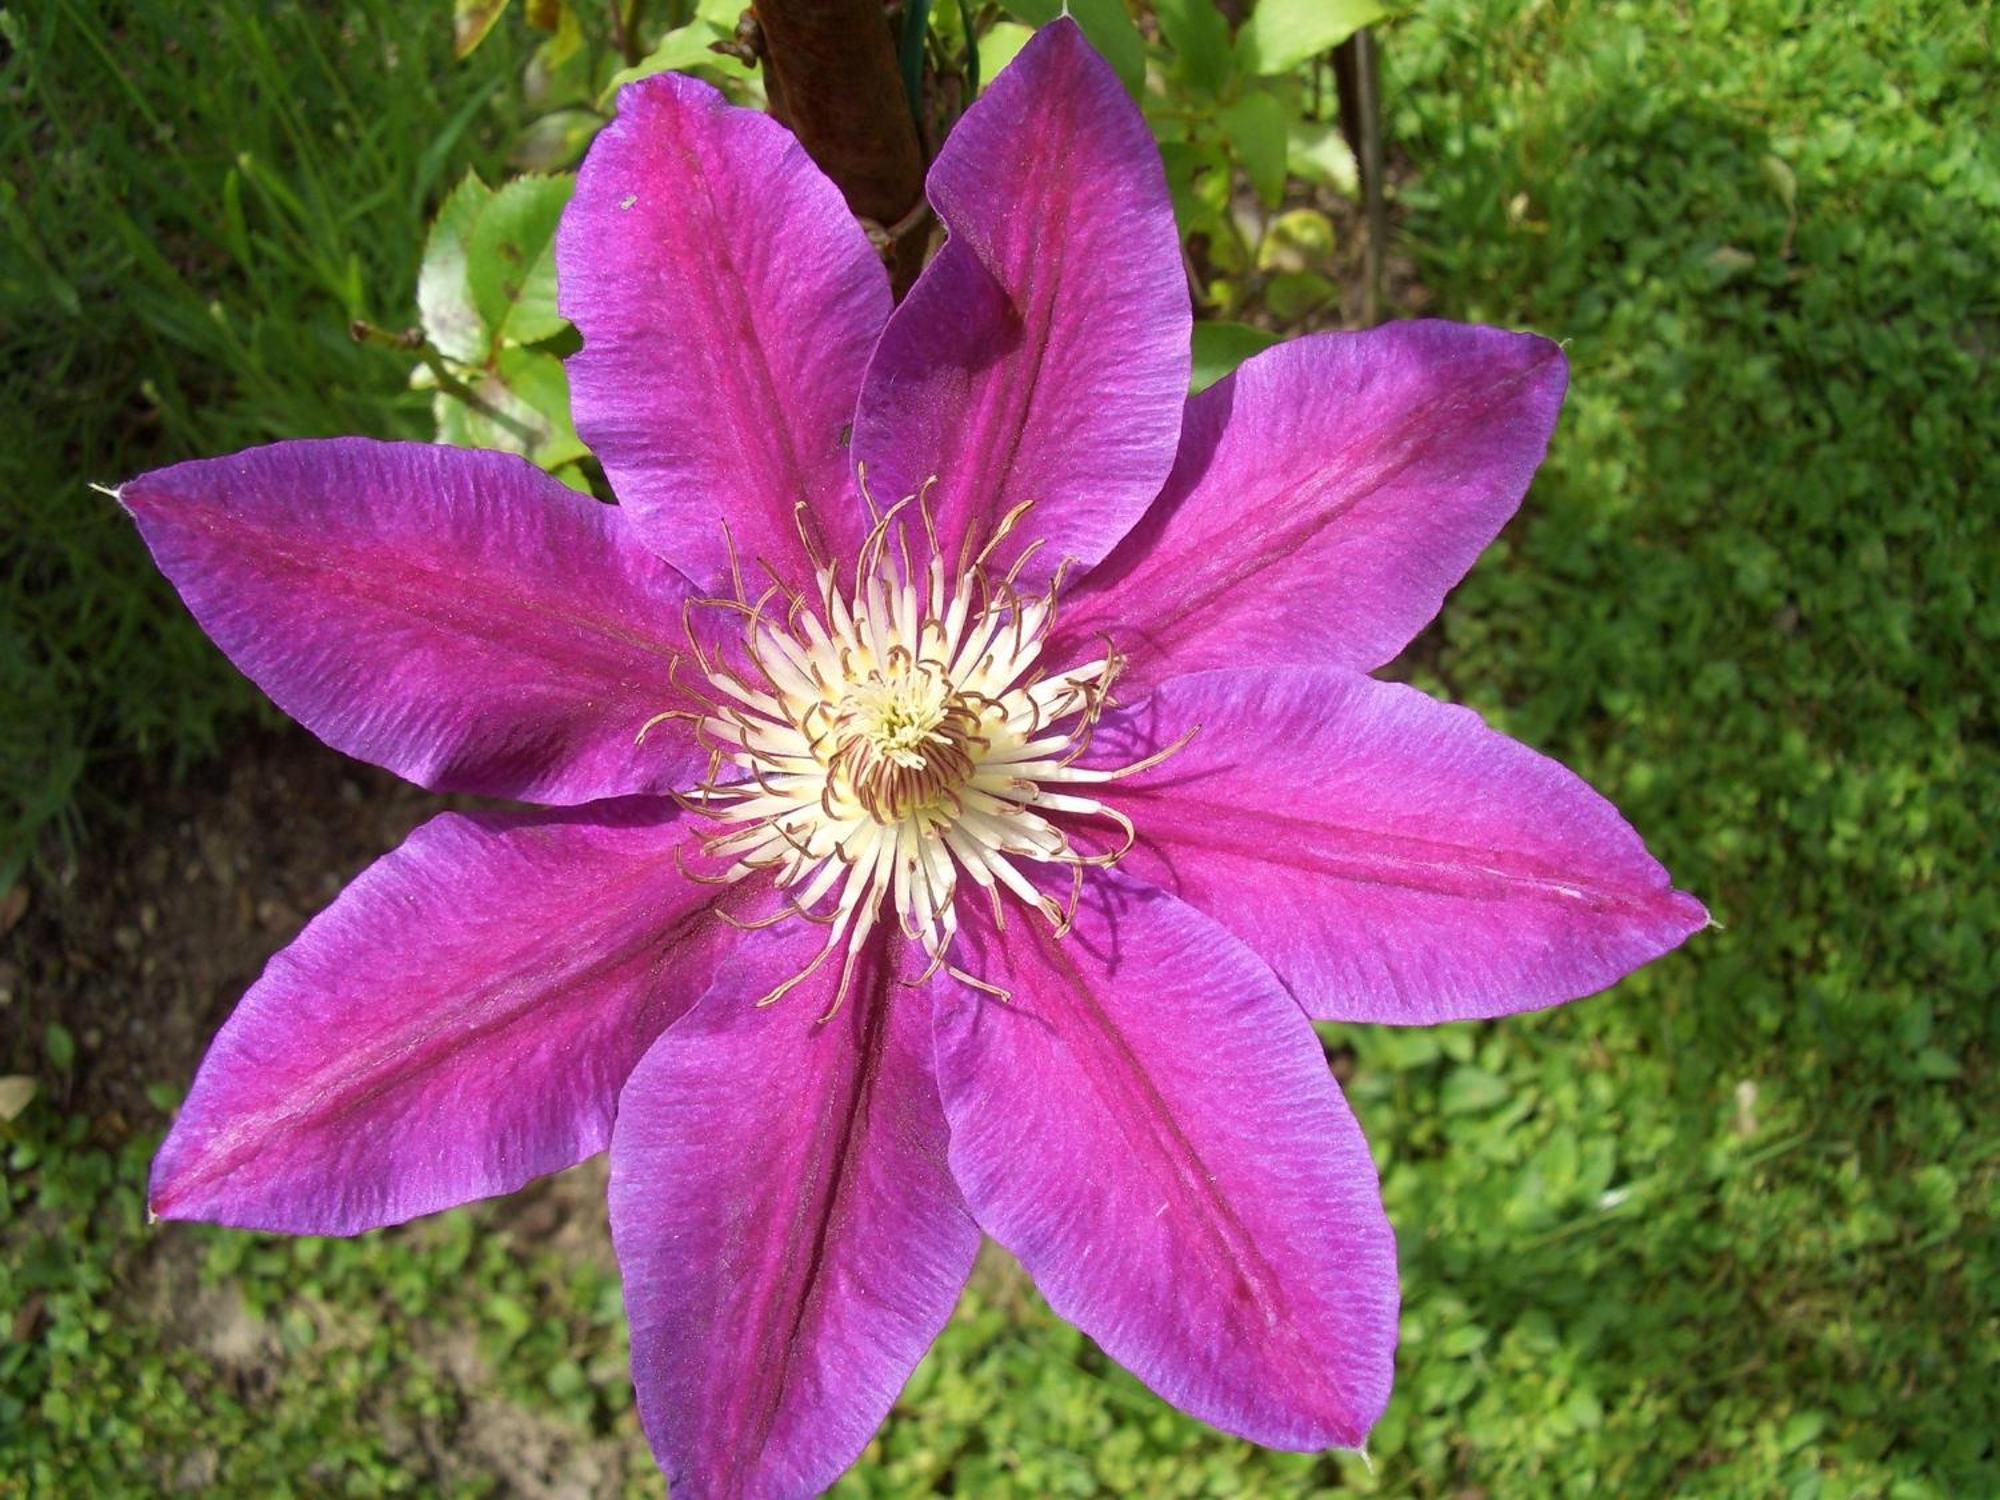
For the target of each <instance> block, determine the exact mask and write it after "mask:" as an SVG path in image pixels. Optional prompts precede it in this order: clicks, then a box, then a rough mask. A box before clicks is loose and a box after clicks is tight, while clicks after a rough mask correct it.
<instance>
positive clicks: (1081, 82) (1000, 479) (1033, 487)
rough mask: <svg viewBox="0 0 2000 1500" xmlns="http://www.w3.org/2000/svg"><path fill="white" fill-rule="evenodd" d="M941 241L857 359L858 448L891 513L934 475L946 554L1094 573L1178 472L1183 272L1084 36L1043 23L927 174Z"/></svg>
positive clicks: (1117, 100) (1155, 172) (1185, 312)
mask: <svg viewBox="0 0 2000 1500" xmlns="http://www.w3.org/2000/svg"><path fill="white" fill-rule="evenodd" d="M928 190H929V193H930V200H931V203H932V204H933V206H934V207H935V208H936V209H937V211H938V216H939V217H940V218H941V219H942V220H943V221H944V223H945V225H946V227H947V228H948V229H949V230H950V235H951V237H950V239H949V240H948V241H947V242H946V244H945V247H944V249H943V251H942V252H940V253H939V255H938V257H937V259H936V260H935V261H933V262H932V263H931V265H930V267H929V269H928V270H926V271H925V272H924V274H923V276H922V278H921V279H920V280H919V281H918V282H917V284H916V286H915V287H914V288H913V289H912V290H911V292H910V295H909V296H908V298H907V299H905V301H904V302H903V305H902V306H901V307H899V308H898V309H897V310H896V313H895V316H894V317H892V318H891V319H890V320H889V326H888V328H887V330H885V331H884V333H883V335H882V342H881V344H880V346H879V347H878V348H877V349H876V351H875V357H874V359H873V361H872V362H871V363H870V364H869V366H868V379H867V383H866V385H865V386H864V388H863V390H862V396H861V407H860V413H859V415H858V417H857V418H856V420H855V428H854V452H855V456H856V458H857V459H859V460H860V461H861V462H862V463H863V464H864V465H865V466H866V475H865V477H866V480H867V483H868V488H869V492H870V494H871V495H873V496H874V498H875V499H876V500H877V501H878V502H880V503H882V504H885V505H886V504H889V503H891V502H893V501H894V500H896V499H898V498H900V497H902V496H904V495H908V494H911V493H914V492H915V491H916V490H917V489H918V488H919V487H921V486H922V485H923V484H924V482H925V480H926V479H928V478H929V477H931V476H933V475H935V476H936V477H937V481H938V482H937V486H936V488H935V489H934V490H933V491H932V494H931V505H932V508H933V510H934V511H935V514H936V517H937V523H938V534H939V540H940V543H941V545H942V549H943V555H944V556H945V557H946V558H947V559H948V560H949V559H951V558H954V557H956V556H957V555H958V548H959V544H960V539H961V538H962V537H963V536H965V535H966V533H967V532H968V530H969V531H970V532H971V533H972V534H973V535H974V536H975V537H977V538H978V540H979V542H980V543H981V544H983V543H984V541H985V539H986V537H987V536H988V535H989V534H990V533H991V532H992V530H993V528H994V527H995V525H996V524H997V523H998V522H999V520H1000V519H1001V517H1002V516H1003V515H1004V514H1005V513H1006V512H1007V511H1009V510H1010V509H1011V508H1013V507H1014V506H1017V505H1019V504H1021V503H1022V502H1024V501H1033V502H1034V503H1035V508H1034V510H1033V511H1032V512H1031V513H1030V515H1029V516H1028V517H1027V519H1026V521H1025V522H1024V523H1022V525H1021V527H1020V528H1019V529H1018V530H1017V531H1016V533H1015V534H1014V537H1013V539H1012V540H1011V541H1010V542H1008V543H1007V544H1005V545H1004V546H1003V547H1002V548H1001V549H1000V550H999V551H998V552H997V553H996V554H995V557H996V559H997V560H998V561H999V562H1001V563H1003V564H1004V563H1005V562H1007V561H1009V560H1010V559H1011V558H1012V557H1013V556H1014V555H1015V554H1016V553H1018V552H1019V551H1020V550H1021V548H1022V546H1023V545H1025V544H1026V543H1027V542H1029V541H1032V540H1033V539H1035V538H1043V539H1045V540H1046V546H1045V547H1044V548H1043V550H1042V551H1041V552H1040V553H1038V554H1037V555H1036V557H1035V559H1034V560H1033V561H1032V562H1031V563H1030V564H1029V566H1028V567H1027V569H1026V570H1025V571H1024V573H1023V577H1024V579H1025V580H1026V581H1027V582H1029V583H1038V582H1040V581H1042V580H1045V579H1046V578H1047V577H1048V576H1049V574H1050V573H1051V572H1052V571H1053V570H1054V568H1055V567H1056V565H1057V564H1058V563H1059V562H1060V560H1061V559H1062V558H1064V557H1066V556H1067V557H1074V558H1076V559H1078V560H1079V561H1080V562H1082V563H1084V564H1086V565H1087V564H1090V563H1094V562H1096V561H1097V560H1098V559H1099V558H1101V557H1103V556H1104V554H1105V553H1106V552H1108V551H1109V550H1110V549H1111V546H1112V544H1113V543H1114V542H1116V541H1117V540H1118V538H1119V537H1121V536H1123V535H1124V534H1125V532H1126V531H1127V530H1128V529H1129V528H1130V527H1131V526H1132V524H1133V523H1134V522H1135V521H1137V520H1138V519H1139V516H1140V515H1141V513H1142V512H1143V511H1144V510H1145V507H1146V505H1147V504H1148V503H1149V502H1150V501H1151V500H1152V498H1153V497H1154V495H1156V494H1157V493H1158V492H1159V488H1160V483H1161V481H1162V480H1163V479H1165V478H1166V475H1167V470H1168V468H1169V467H1170V466H1171V464H1172V462H1173V449H1174V440H1175V437H1176V435H1177V434H1178V432H1179V431H1180V420H1181V406H1182V403H1183V401H1184V400H1185V398H1186V392H1187V380H1188V365H1189V358H1190V356H1189V344H1188V328H1189V323H1190V314H1189V307H1188V294H1187V278H1186V275H1185V273H1184V271H1183V270H1182V267H1181V259H1180V242H1179V240H1178V239H1177V238H1176V235H1175V231H1174V216H1173V208H1172V205H1171V203H1170V202H1169V200H1168V197H1167V187H1166V179H1165V176H1164V174H1163V173H1162V172H1161V170H1160V157H1159V152H1158V151H1157V150H1156V149H1155V148H1154V146H1153V140H1152V136H1151V135H1150V134H1149V133H1148V131H1147V129H1146V123H1145V121H1144V120H1143V119H1142V118H1141V117H1140V114H1139V111H1138V109H1137V107H1136V106H1134V105H1133V103H1132V101H1131V99H1130V98H1129V97H1127V95H1126V93H1125V90H1124V89H1123V88H1122V87H1121V86H1120V84H1119V82H1118V78H1117V76H1116V75H1115V74H1114V73H1113V72H1112V71H1111V69H1110V68H1109V67H1108V66H1107V65H1106V64H1105V63H1104V61H1103V60H1102V59H1101V58H1099V57H1098V56H1097V54H1096V53H1095V52H1093V51H1092V50H1091V48H1090V44H1089V43H1088V42H1086V41H1084V39H1083V36H1082V33H1081V32H1079V31H1078V30H1077V28H1076V26H1075V23H1073V22H1070V21H1067V20H1063V21H1057V22H1055V23H1053V24H1051V25H1049V26H1045V27H1043V28H1042V29H1041V30H1040V31H1039V32H1037V33H1036V34H1035V36H1034V39H1033V40H1031V41H1030V42H1029V43H1028V45H1027V47H1026V48H1025V49H1024V50H1023V51H1022V53H1021V55H1020V56H1019V57H1018V58H1017V59H1016V60H1015V61H1014V62H1013V63H1012V64H1011V65H1010V66H1009V67H1008V68H1007V70H1006V71H1005V72H1004V73H1002V74H1001V75H1000V76H999V77H998V78H997V79H995V80H994V83H993V87H992V88H991V89H990V90H988V91H987V94H986V96H985V97H984V98H983V99H981V100H980V102H979V103H977V104H975V105H974V106H973V107H972V108H971V109H970V110H969V111H967V113H966V115H965V118H964V119H962V120H961V121H960V122H959V124H958V126H957V128H956V129H954V130H953V131H952V133H951V135H950V137H949V138H948V139H947V140H946V141H945V145H944V149H943V151H942V152H941V153H939V156H938V159H937V161H936V163H935V164H934V165H933V166H932V167H931V172H930V180H929V188H928Z"/></svg>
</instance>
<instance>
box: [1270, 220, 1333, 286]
mask: <svg viewBox="0 0 2000 1500" xmlns="http://www.w3.org/2000/svg"><path fill="white" fill-rule="evenodd" d="M1333 245H1334V238H1333V220H1331V219H1329V218H1328V217H1327V216H1326V215H1325V214H1323V213H1321V212H1320V211H1319V210H1318V209H1316V208H1294V209H1289V210H1287V211H1286V212H1284V213H1281V214H1279V215H1278V216H1277V217H1276V218H1274V219H1272V220H1271V223H1270V226H1269V227H1268V228H1267V229H1265V231H1264V238H1263V239H1262V240H1261V241H1259V242H1258V245H1257V269H1258V270H1260V271H1263V272H1266V273H1269V274H1276V273H1281V272H1286V271H1310V270H1312V269H1314V268H1315V267H1320V268H1324V267H1325V266H1326V265H1327V264H1328V262H1330V261H1331V260H1332V259H1333Z"/></svg>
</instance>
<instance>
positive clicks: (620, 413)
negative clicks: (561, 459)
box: [556, 73, 890, 594]
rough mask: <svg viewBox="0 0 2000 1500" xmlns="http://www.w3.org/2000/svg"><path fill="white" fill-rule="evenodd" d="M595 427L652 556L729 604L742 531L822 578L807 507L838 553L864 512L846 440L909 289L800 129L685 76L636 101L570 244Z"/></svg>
mask: <svg viewBox="0 0 2000 1500" xmlns="http://www.w3.org/2000/svg"><path fill="white" fill-rule="evenodd" d="M556 267H557V293H558V301H559V304H560V306H561V308H562V312H563V315H564V316H565V317H567V318H568V319H569V320H570V321H571V322H573V323H575V324H576V326H577V329H578V330H579V331H580V332H581V333H582V334H583V350H582V352H581V353H579V354H576V355H573V356H571V358H570V360H569V365H568V369H569V382H570V391H571V398H572V402H573V404H574V410H575V415H576V430H577V432H578V434H579V435H581V436H582V438H583V440H584V441H585V442H586V443H588V444H590V446H591V448H592V449H594V450H595V451H596V453H597V456H598V458H599V459H601V460H602V461H603V463H604V471H605V473H606V474H608V475H609V476H610V478H611V483H612V487H613V488H614V489H615V490H616V491H617V492H618V499H619V502H620V503H621V504H622V505H623V506H624V507H625V508H626V509H627V510H629V511H630V512H631V513H632V515H633V517H634V519H635V520H636V521H637V523H638V525H639V529H640V532H641V534H642V535H643V536H644V537H645V538H646V541H647V543H648V544H649V545H650V546H651V547H652V548H653V549H654V550H655V551H656V552H658V553H659V554H660V556H662V557H664V558H666V559H667V560H668V561H670V562H672V563H673V564H674V565H675V566H676V567H678V568H680V569H681V570H682V571H684V572H685V573H686V574H687V575H688V577H690V578H692V579H693V580H694V581H695V582H696V583H698V584H700V585H701V586H702V587H703V588H705V589H707V590H708V591H710V592H713V593H723V594H727V593H728V592H730V562H729V548H728V546H727V545H726V544H725V542H724V539H723V524H722V523H723V522H725V521H726V522H727V523H728V527H729V532H730V535H731V536H732V537H733V539H734V542H735V547H736V552H737V555H738V557H739V558H740V559H741V564H742V568H743V571H744V573H745V575H746V577H749V578H750V579H752V580H753V582H754V585H755V587H758V588H761V587H762V586H763V581H764V580H763V577H762V573H761V570H760V569H758V567H757V563H758V561H759V560H762V561H765V562H768V563H770V564H772V565H773V566H774V567H775V568H776V569H777V573H778V576H779V577H780V578H784V579H787V580H790V581H794V582H796V581H799V580H805V579H810V578H811V577H812V568H811V565H810V563H809V562H808V561H807V558H806V554H805V552H804V551H803V549H802V548H801V545H800V542H799V535H798V522H797V518H796V516H795V514H794V508H795V507H796V506H797V505H799V504H800V503H801V502H804V503H806V504H809V505H810V506H811V507H812V510H813V513H814V515H815V516H816V518H817V519H818V522H819V524H820V527H821V531H822V534H823V536H824V539H825V540H826V541H827V543H828V544H829V545H832V546H836V547H843V548H844V547H847V546H849V545H851V544H852V543H853V542H854V541H855V539H856V538H857V537H858V535H859V531H860V529H861V522H862V520H863V519H864V516H865V513H864V512H863V511H862V509H861V502H860V500H859V498H858V497H857V496H855V494H854V493H853V489H852V486H851V482H850V480H849V478H848V461H847V452H846V449H845V446H844V444H845V441H846V430H847V427H848V424H849V423H851V422H852V421H853V419H854V400H855V396H856V394H857V393H858V392H859V391H860V389H861V372H862V369H863V367H864V366H865V365H866V364H867V361H868V351H869V349H870V348H871V347H873V345H874V342H875V338H876V336H877V335H878V334H879V333H880V332H881V331H882V323H883V320H884V319H885V318H887V317H888V316H889V307H890V299H889V281H888V275H887V273H886V272H885V271H884V270H883V268H882V263H881V261H880V259H879V258H878V257H877V256H876V254H875V251H874V249H873V247H872V246H870V245H869V243H868V237H867V236H866V235H865V234H864V233H862V230H861V226H860V225H859V224H857V223H856V222H855V220H854V217H853V215H851V214H850V213H849V212H848V211H847V206H846V204H845V203H844V202H843V201H842V199H841V196H840V192H839V190H838V189H837V188H835V187H834V185H833V184H832V183H831V182H829V181H828V180H827V179H826V178H825V177H824V176H822V175H821V173H820V170H819V168H818V167H816V166H814V165H813V163H812V159H811V158H810V157H808V156H807V155H806V153H805V151H804V149H803V148H802V147H801V146H800V145H799V143H798V141H797V140H795V139H794V138H793V136H792V134H791V132H790V131H788V130H786V129H785V128H784V127H783V126H782V125H780V124H778V123H777V122H776V121H775V120H772V119H771V118H769V117H768V116H766V115H763V114H760V113H758V112H757V111H755V110H748V109H738V108H735V107H733V106H731V105H729V104H727V103H725V102H724V101H723V98H722V96H721V95H720V94H718V93H717V92H716V91H715V90H714V89H712V88H710V87H709V86H708V85H707V84H705V83H702V82H700V81H699V80H697V79H693V78H689V77H686V76H684V75H682V74H678V73H662V74H659V75H657V76H655V77H652V78H648V79H644V80H642V81H641V82H638V83H634V84H630V85H628V86H627V87H626V88H625V89H624V90H622V91H621V92H620V94H619V96H618V117H617V119H615V120H613V121H612V123H611V124H610V125H609V126H607V127H606V128H605V130H604V131H603V132H602V133H601V134H600V135H599V136H598V137H597V140H596V143H595V144H594V145H593V146H592V147H591V149H590V155H589V156H588V157H587V158H586V159H585V161H584V163H583V168H582V170H581V171H580V172H579V174H578V176H577V183H576V195H575V196H574V197H573V198H571V199H570V203H569V207H568V209H567V210H566V211H565V212H564V214H563V220H562V227H561V230H560V232H559V233H558V235H557V238H556Z"/></svg>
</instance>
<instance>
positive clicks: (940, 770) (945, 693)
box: [828, 665, 981, 824]
mask: <svg viewBox="0 0 2000 1500" xmlns="http://www.w3.org/2000/svg"><path fill="white" fill-rule="evenodd" d="M980 720H981V715H980V712H979V709H978V707H977V705H976V704H974V703H972V702H970V701H968V700H967V698H966V697H965V695H964V694H962V693H958V692H956V691H954V690H953V688H952V685H951V682H950V680H949V679H948V678H946V677H944V676H943V675H942V674H940V673H938V672H936V671H935V670H933V669H931V668H929V667H923V666H914V665H913V666H912V667H910V668H909V669H906V670H903V671H892V672H891V673H889V674H886V675H885V674H884V673H882V672H879V671H878V672H876V673H875V674H873V676H872V677H871V679H870V680H869V681H867V682H864V683H862V684H861V685H860V686H858V687H856V688H854V689H853V690H851V691H850V692H849V693H848V694H847V696H846V697H845V698H844V699H842V700H841V703H840V706H839V708H838V709H837V710H836V711H835V714H834V730H833V754H832V755H831V756H830V757H829V761H828V764H829V765H830V767H831V768H832V769H833V771H834V772H835V773H836V775H837V776H839V777H840V778H841V779H843V780H844V781H845V782H846V784H847V786H848V788H849V789H850V790H851V792H852V794H853V796H854V798H855V800H856V801H858V802H859V803H860V804H861V805H862V806H863V807H865V808H867V809H868V812H869V815H870V816H871V817H873V818H874V819H875V821H876V822H877V823H882V824H891V823H897V822H900V821H901V820H902V819H904V818H906V817H908V816H910V815H911V814H912V813H917V812H922V811H926V810H930V809H935V808H937V807H939V806H940V805H942V803H943V800H944V799H945V798H946V797H948V796H950V795H951V794H952V793H953V792H956V791H957V790H958V789H959V788H960V787H962V786H964V785H965V784H966V783H967V782H968V781H970V780H971V779H972V777H973V774H974V772H975V771H976V770H977V769H978V759H977V757H978V753H979V747H980V734H979V728H980Z"/></svg>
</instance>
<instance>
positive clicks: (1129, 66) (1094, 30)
mask: <svg viewBox="0 0 2000 1500" xmlns="http://www.w3.org/2000/svg"><path fill="white" fill-rule="evenodd" d="M1002 4H1003V6H1004V8H1005V9H1006V11H1007V13H1008V14H1009V15H1011V16H1014V17H1016V18H1017V19H1019V20H1023V21H1026V22H1027V23H1028V24H1029V25H1030V26H1046V25H1048V24H1049V22H1051V21H1053V20H1055V18H1056V17H1057V16H1059V15H1061V14H1062V13H1063V0H1002ZM1069 13H1070V16H1071V18H1072V19H1074V20H1075V22H1076V24H1077V25H1078V26H1080V27H1081V28H1082V29H1083V34H1084V36H1085V37H1087V38H1089V40H1090V45H1091V46H1093V47H1095V48H1096V49H1097V53H1098V56H1100V57H1102V58H1103V59H1104V60H1105V61H1106V62H1108V63H1110V64H1111V71H1112V72H1114V73H1116V74H1117V75H1118V81H1119V82H1120V83H1122V84H1124V85H1125V90H1126V92H1127V93H1129V94H1134V95H1136V94H1137V93H1138V92H1139V90H1140V89H1142V88H1144V87H1145V85H1146V44H1145V43H1144V42H1143V41H1141V40H1140V38H1139V28H1138V27H1136V26H1134V25H1133V24H1132V16H1131V13H1130V12H1128V11H1127V10H1126V9H1125V3H1124V0H1070V5H1069ZM984 61H985V60H984V59H983V58H982V59H981V63H982V66H983V64H984Z"/></svg>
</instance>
